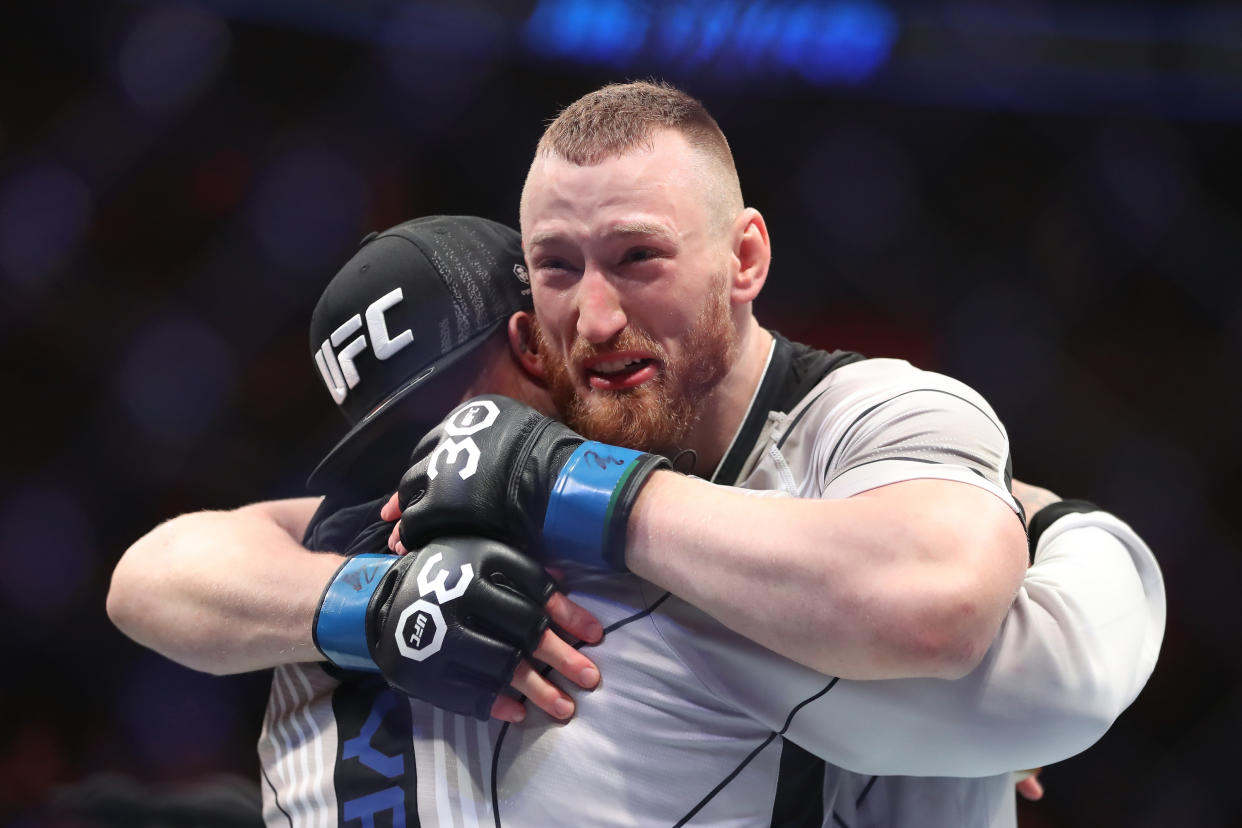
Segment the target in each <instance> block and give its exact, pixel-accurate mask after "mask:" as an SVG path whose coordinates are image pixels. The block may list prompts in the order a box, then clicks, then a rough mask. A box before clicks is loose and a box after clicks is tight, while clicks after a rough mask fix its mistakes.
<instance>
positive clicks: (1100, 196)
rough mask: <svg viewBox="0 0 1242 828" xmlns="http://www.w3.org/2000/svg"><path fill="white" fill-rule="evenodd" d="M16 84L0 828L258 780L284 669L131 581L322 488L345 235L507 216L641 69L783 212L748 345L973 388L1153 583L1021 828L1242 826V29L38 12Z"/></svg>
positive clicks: (498, 7) (308, 11) (9, 94)
mask: <svg viewBox="0 0 1242 828" xmlns="http://www.w3.org/2000/svg"><path fill="white" fill-rule="evenodd" d="M0 60H2V61H3V65H4V70H3V72H0V326H2V328H0V330H2V332H3V333H2V337H0V342H2V343H3V344H2V345H0V354H2V359H3V388H4V389H6V390H5V399H6V400H7V402H6V403H5V404H4V406H3V415H0V416H3V417H4V424H5V427H4V434H5V435H6V439H5V441H4V447H3V449H2V450H0V457H2V458H3V475H2V476H0V620H3V621H4V624H3V627H2V629H3V630H4V642H3V647H2V648H0V651H2V652H3V653H4V656H3V662H4V663H3V666H2V667H0V675H2V676H3V678H0V824H7V825H13V826H42V825H81V824H86V823H83V822H82V821H81V820H80V819H78V820H75V818H73V817H70V816H68V815H66V814H65V813H64V812H63V810H61V811H58V809H57V808H55V807H53V806H52V803H54V802H56V801H57V799H56V797H57V795H58V792H60V793H59V795H60V796H61V797H62V801H63V797H64V796H66V794H65V793H64V792H65V790H66V788H65V786H70V789H69V790H72V786H78V787H79V789H80V786H81V785H83V784H84V783H87V782H88V780H98V779H99V778H100V775H101V774H105V775H108V776H106V777H104V778H105V779H108V780H112V782H110V783H109V784H110V785H112V786H113V787H114V789H116V788H117V786H122V781H123V780H124V781H125V784H127V785H130V786H137V787H136V788H133V789H134V790H140V791H149V792H152V793H151V795H153V796H154V795H158V794H160V793H162V792H165V791H167V790H171V789H173V788H175V787H176V786H180V785H185V784H188V783H191V782H193V781H195V780H202V779H204V778H211V777H212V776H213V775H214V774H219V773H232V774H237V775H239V776H241V777H243V778H246V779H248V780H253V779H257V768H258V763H257V759H256V757H255V752H254V742H255V739H256V736H257V733H258V727H259V721H260V717H261V711H262V705H263V701H264V698H265V694H266V683H267V678H266V676H264V675H251V676H242V677H213V676H208V675H203V674H198V673H194V672H191V671H189V670H186V669H183V668H181V667H178V666H177V665H175V664H173V663H171V662H169V661H167V660H165V659H163V658H161V657H160V656H158V655H155V654H153V653H151V652H147V651H144V650H143V649H141V648H139V647H138V646H136V645H134V644H132V643H131V642H129V641H128V640H127V639H125V638H124V637H123V636H121V635H120V634H119V633H118V632H117V631H116V630H115V629H114V628H113V627H112V626H111V624H110V623H109V621H108V619H107V617H106V615H105V614H104V596H105V594H106V591H107V586H108V579H109V575H110V572H111V569H112V567H113V566H114V564H115V563H116V561H117V559H118V558H119V557H120V555H121V553H122V552H123V551H124V549H125V548H126V546H127V545H128V544H129V543H130V542H132V541H133V540H134V539H136V538H137V537H138V536H139V535H141V534H142V533H143V532H144V531H146V530H147V529H149V528H151V527H152V526H154V525H155V524H156V523H158V522H159V521H162V520H164V519H166V518H168V517H171V516H173V515H175V514H177V513H180V512H183V511H187V510H193V509H203V508H225V507H230V506H235V505H240V504H242V503H245V502H249V501H253V500H257V499H264V498H271V497H278V496H295V495H299V494H303V493H304V483H303V481H304V479H305V476H306V473H307V472H308V471H309V469H310V468H311V467H312V466H313V465H314V463H315V462H316V461H317V460H318V459H319V458H320V457H321V455H322V454H323V453H324V452H325V451H326V450H327V449H328V448H329V447H330V446H331V445H332V444H333V443H334V441H335V440H336V439H337V438H338V437H339V436H340V434H341V433H343V430H344V423H343V422H342V421H341V420H340V418H339V415H338V414H337V413H336V412H335V411H334V410H333V408H334V406H333V405H332V403H331V400H330V398H329V397H328V394H327V393H326V392H325V390H324V389H323V387H322V384H321V381H320V380H319V378H318V376H317V374H316V372H315V370H314V368H313V365H312V362H311V359H310V348H309V344H308V341H307V323H308V320H309V315H310V309H311V307H312V306H313V304H314V302H315V300H316V299H317V297H318V294H319V292H320V290H321V288H322V287H323V285H324V284H325V283H326V281H327V280H328V279H329V278H330V277H331V276H332V275H333V274H334V273H335V272H336V270H337V268H338V267H339V266H340V265H341V264H342V263H343V262H344V261H345V260H346V259H347V258H348V256H349V255H350V253H351V252H352V250H353V249H354V247H355V245H356V244H357V242H358V240H359V239H360V238H361V237H362V236H363V235H364V234H365V233H366V232H367V231H370V230H374V229H382V228H385V227H387V226H390V225H392V224H395V223H397V222H400V221H402V220H405V219H407V218H411V217H414V216H418V215H422V214H428V213H473V214H479V215H483V216H488V217H491V218H495V219H498V220H501V221H507V222H510V223H516V220H517V204H518V194H519V192H520V188H521V184H522V180H523V177H524V175H525V172H526V168H527V164H528V163H529V160H530V157H531V153H532V150H533V147H534V144H535V142H536V140H537V138H538V136H539V134H540V132H541V130H542V127H543V125H544V123H545V122H546V121H547V119H548V118H550V117H551V116H553V115H554V114H555V113H556V111H557V110H558V109H559V108H560V107H561V106H564V105H565V104H567V103H569V102H571V101H572V100H574V99H575V98H577V97H578V96H579V95H581V94H582V93H584V92H586V91H589V90H590V89H592V88H595V87H596V86H598V85H601V84H602V83H605V82H607V81H611V80H624V79H630V78H637V77H647V76H657V77H663V78H667V79H669V80H671V81H673V82H675V83H677V84H679V85H681V86H683V87H684V88H686V89H688V90H689V91H691V92H692V93H694V94H696V95H697V96H699V97H701V98H702V99H703V100H704V101H705V102H706V103H707V104H708V107H709V109H711V110H712V112H713V113H714V114H715V115H716V117H717V118H718V120H719V121H720V124H721V126H722V127H723V129H724V131H725V133H726V135H728V137H729V139H730V141H731V143H732V146H733V149H734V153H735V155H736V158H737V162H738V167H739V170H740V174H741V178H742V185H743V191H744V194H745V196H746V200H747V203H748V204H751V205H753V206H755V207H758V208H759V209H760V210H761V211H762V212H763V213H764V214H765V216H766V217H767V220H768V225H769V227H770V229H771V232H772V239H773V245H774V256H775V258H774V264H773V270H772V275H771V278H770V279H769V282H768V286H767V288H766V290H765V292H764V294H763V296H762V297H761V298H760V300H759V302H758V303H757V313H758V316H759V318H760V321H761V322H763V323H765V324H767V325H769V326H770V327H774V328H776V329H777V330H780V331H782V332H783V333H785V334H786V335H788V336H790V337H792V338H794V339H800V340H803V341H806V342H809V343H812V344H815V345H818V346H822V347H825V348H837V347H842V348H850V349H854V350H861V351H863V352H865V353H867V354H869V355H877V356H880V355H884V356H899V357H904V358H907V359H909V360H910V361H912V362H914V363H916V364H918V365H920V366H922V367H925V368H930V369H935V370H939V371H943V372H945V373H948V374H951V375H954V376H956V377H959V378H961V379H963V380H965V381H967V382H968V383H971V384H972V385H974V386H975V387H976V388H978V389H979V390H980V391H981V392H982V393H983V394H984V395H985V396H986V397H988V398H989V399H990V400H991V402H992V403H993V404H994V406H995V407H996V408H997V410H998V411H999V413H1000V414H1001V416H1002V418H1003V419H1004V421H1005V422H1006V424H1007V426H1008V428H1009V431H1010V435H1011V437H1012V440H1013V445H1014V466H1015V473H1016V475H1017V476H1019V477H1021V478H1023V479H1026V480H1029V481H1032V482H1035V483H1039V484H1043V485H1046V486H1049V487H1051V488H1053V489H1054V490H1056V491H1058V492H1060V493H1062V494H1065V495H1067V496H1078V497H1087V498H1090V499H1093V500H1095V501H1096V502H1098V503H1100V504H1103V505H1104V506H1106V507H1107V508H1109V509H1111V510H1113V511H1115V512H1116V513H1118V514H1119V515H1121V516H1123V517H1124V518H1126V519H1128V520H1129V521H1130V522H1131V523H1132V524H1134V525H1135V526H1136V527H1137V528H1138V529H1139V531H1140V532H1141V533H1142V535H1143V536H1144V537H1145V538H1146V539H1147V540H1148V541H1149V542H1150V544H1151V545H1152V547H1153V548H1154V549H1155V551H1156V554H1157V556H1158V557H1159V559H1160V561H1161V564H1162V566H1163V568H1164V572H1165V577H1166V580H1167V584H1168V590H1169V592H1168V595H1169V623H1168V634H1167V636H1166V639H1165V645H1164V650H1163V653H1162V657H1161V661H1160V664H1159V666H1158V667H1157V670H1156V673H1155V675H1154V677H1153V678H1152V680H1151V682H1150V684H1149V685H1148V687H1147V689H1146V691H1145V692H1144V694H1143V695H1142V696H1141V697H1140V698H1139V700H1138V701H1137V703H1136V704H1135V705H1134V706H1133V707H1132V708H1131V709H1130V710H1129V711H1128V712H1127V713H1126V714H1125V715H1124V716H1122V718H1121V719H1120V721H1118V722H1117V724H1116V725H1115V727H1114V728H1113V729H1112V731H1111V732H1110V733H1109V734H1108V735H1107V736H1105V737H1104V739H1103V740H1102V741H1101V742H1100V743H1099V744H1098V745H1097V746H1095V747H1094V748H1092V749H1091V750H1089V751H1087V752H1086V753H1084V754H1083V755H1081V756H1079V757H1076V758H1074V759H1071V760H1069V761H1066V762H1064V763H1063V764H1061V765H1058V766H1055V767H1050V768H1048V769H1047V771H1046V772H1045V775H1044V780H1045V782H1046V784H1047V787H1048V796H1047V798H1046V799H1045V800H1044V801H1043V802H1041V803H1038V804H1035V805H1028V804H1023V805H1022V807H1021V810H1020V817H1021V824H1022V825H1023V826H1027V827H1028V828H1030V827H1031V826H1113V825H1116V826H1167V825H1188V826H1220V825H1242V786H1239V785H1238V784H1237V783H1236V781H1235V777H1236V766H1235V759H1236V756H1237V752H1238V742H1239V738H1240V737H1242V683H1240V682H1239V673H1240V671H1242V667H1240V661H1242V659H1239V654H1242V633H1240V632H1239V630H1240V628H1242V625H1239V624H1238V623H1237V622H1236V621H1235V616H1234V615H1233V612H1234V610H1235V609H1237V608H1238V606H1239V605H1242V560H1240V556H1239V532H1238V529H1237V523H1238V521H1237V515H1238V513H1239V508H1238V501H1237V498H1238V497H1239V494H1240V492H1242V490H1240V489H1239V486H1238V484H1237V476H1236V468H1237V464H1238V461H1239V458H1240V454H1242V453H1240V451H1239V449H1240V446H1239V442H1240V433H1242V429H1239V427H1238V426H1239V411H1240V408H1242V407H1240V406H1239V390H1238V374H1237V371H1236V370H1235V369H1234V367H1233V366H1234V365H1235V364H1236V363H1235V360H1237V359H1238V357H1239V352H1240V350H1242V301H1240V299H1242V297H1240V295H1239V291H1240V287H1239V285H1240V279H1239V264H1240V262H1242V203H1240V200H1239V194H1242V164H1239V161H1238V155H1239V150H1240V147H1242V141H1240V139H1242V9H1239V7H1238V6H1237V5H1236V4H1234V5H1227V4H1223V3H1221V4H1212V3H1151V2H1129V3H1123V2H1120V1H1119V0H1118V2H1114V3H1111V4H1097V3H1092V4H1082V3H1073V2H1060V0H1048V1H1046V2H1039V1H1038V0H1001V1H1000V2H970V0H940V1H939V2H932V3H918V4H915V3H905V2H897V0H839V1H834V0H819V1H818V2H815V1H814V0H785V1H783V2H782V1H780V0H750V1H749V2H744V1H743V0H714V2H707V0H680V2H677V1H675V0H670V2H639V1H638V0H598V2H587V1H586V0H527V1H526V2H502V0H465V1H464V2H453V1H451V0H441V2H433V1H432V0H428V2H396V0H301V2H298V1H296V0H201V2H111V3H81V4H77V5H73V4H61V3H36V2H25V3H12V4H6V9H5V13H4V16H3V19H2V21H0ZM584 824H585V823H584Z"/></svg>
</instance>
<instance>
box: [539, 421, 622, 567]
mask: <svg viewBox="0 0 1242 828" xmlns="http://www.w3.org/2000/svg"><path fill="white" fill-rule="evenodd" d="M642 456H643V454H642V452H639V451H634V450H633V449H627V448H621V447H620V446H610V445H608V444H607V443H597V442H594V441H587V442H585V443H583V444H582V445H580V446H578V448H577V449H575V450H574V453H573V454H571V455H570V456H569V460H568V461H566V463H565V465H564V467H563V468H562V469H561V473H560V474H559V475H558V476H557V478H556V483H555V484H554V485H553V486H552V494H551V496H550V497H549V498H548V511H547V512H546V514H545V515H544V518H543V539H544V543H545V545H546V546H547V549H548V551H549V553H551V555H552V556H553V557H556V558H570V559H572V560H575V561H579V562H581V563H584V564H588V565H590V566H604V565H606V564H605V562H604V557H603V552H604V541H605V539H606V538H607V530H608V522H609V520H610V519H611V518H612V512H611V506H612V500H613V497H614V495H615V494H616V491H617V489H618V488H619V486H620V484H621V483H622V481H624V480H625V478H626V476H627V475H628V474H629V472H630V471H631V469H632V468H633V467H634V465H635V464H636V463H637V462H638V459H639V458H640V457H642Z"/></svg>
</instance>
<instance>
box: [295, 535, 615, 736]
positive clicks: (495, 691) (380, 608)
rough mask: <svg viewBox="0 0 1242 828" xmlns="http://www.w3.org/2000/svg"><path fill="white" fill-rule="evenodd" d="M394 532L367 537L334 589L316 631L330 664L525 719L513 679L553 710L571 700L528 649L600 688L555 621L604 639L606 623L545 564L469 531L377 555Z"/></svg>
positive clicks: (411, 691)
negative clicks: (400, 553) (508, 691)
mask: <svg viewBox="0 0 1242 828" xmlns="http://www.w3.org/2000/svg"><path fill="white" fill-rule="evenodd" d="M387 532H388V524H387V523H378V524H375V525H373V526H371V527H368V529H367V530H365V531H364V532H363V533H362V534H361V535H359V537H358V538H357V539H356V540H355V541H354V543H353V544H352V545H351V547H350V549H349V557H348V558H347V560H346V562H345V564H344V565H343V566H342V567H341V568H340V570H338V571H337V573H336V575H335V576H334V577H333V579H332V581H331V583H330V584H329V586H328V588H327V589H326V590H325V592H324V596H323V598H322V600H321V603H320V608H319V611H318V612H317V613H316V617H315V622H314V637H315V644H316V646H317V647H319V649H320V650H321V651H322V652H323V653H324V655H325V656H327V657H328V659H329V660H330V661H332V663H334V664H336V665H337V666H338V667H342V668H345V669H354V670H367V671H372V672H379V673H381V674H382V675H383V676H384V678H385V680H386V681H388V683H389V684H390V685H391V686H393V687H394V688H395V689H397V690H400V691H401V692H403V693H405V694H406V695H409V696H412V697H414V698H418V699H422V700H425V701H428V702H430V703H431V704H433V705H435V706H437V707H442V708H445V709H447V710H452V711H454V712H457V713H464V714H469V715H473V716H476V717H478V718H480V719H483V718H487V716H488V715H489V714H490V715H495V716H496V717H497V718H501V719H504V720H506V721H520V720H521V719H522V718H523V717H524V715H525V709H524V708H523V707H522V705H521V703H520V702H518V701H516V700H515V699H512V698H508V697H505V696H501V695H500V693H501V690H502V689H503V688H504V687H505V686H506V685H512V686H513V687H514V689H516V690H518V691H519V692H521V693H524V694H526V695H527V696H528V697H529V698H530V699H531V700H532V701H533V702H534V703H535V704H536V705H537V706H538V707H540V708H541V709H543V710H545V711H546V712H547V713H548V714H549V715H552V716H555V717H556V718H561V719H564V718H568V716H570V715H572V713H573V703H572V701H571V700H570V699H569V698H568V697H567V696H566V695H565V694H564V693H562V692H561V691H560V690H559V689H557V688H556V687H555V686H554V685H552V684H551V683H550V682H548V681H547V680H546V679H544V678H543V677H541V676H539V675H538V673H537V672H536V671H535V670H534V669H533V668H532V666H531V665H530V663H529V662H526V661H524V660H523V656H524V655H529V656H534V657H536V658H539V659H540V660H542V661H545V662H546V663H547V664H549V665H550V666H552V667H553V668H554V669H556V670H557V671H558V672H561V673H562V674H563V675H565V676H566V677H567V678H569V679H570V680H571V681H573V682H575V683H576V684H579V685H580V686H582V687H584V688H587V689H589V688H591V687H594V686H595V684H597V683H598V681H599V672H598V670H597V669H596V668H595V666H594V665H593V664H592V663H591V662H590V660H589V659H587V658H586V657H585V656H583V655H582V654H581V653H580V652H578V651H577V650H576V649H574V648H573V647H572V646H570V645H569V644H567V643H566V642H564V641H562V640H561V639H559V638H558V637H556V636H555V635H554V634H553V633H552V632H551V631H550V630H549V629H548V624H549V620H550V616H552V617H554V618H555V619H556V620H557V621H558V623H561V624H562V626H564V627H565V628H566V629H569V630H571V631H573V633H574V634H579V635H580V637H582V638H584V639H585V640H597V639H598V638H599V636H600V635H601V634H602V631H601V630H600V627H599V623H598V622H597V621H595V619H594V618H592V617H591V616H590V614H589V613H587V612H586V611H585V610H583V609H582V608H581V607H578V606H577V605H575V604H573V603H572V602H570V601H569V600H568V599H567V598H565V596H563V595H561V594H559V593H557V592H556V586H555V583H554V582H553V581H552V579H551V578H550V577H549V576H548V574H547V573H546V572H545V571H544V570H543V569H542V567H540V566H539V565H538V564H536V563H535V562H534V561H532V560H530V559H529V558H527V557H526V556H524V555H522V554H520V553H518V552H517V551H515V550H513V549H512V548H510V547H508V546H506V545H504V544H502V543H498V542H496V541H492V540H487V539H482V538H464V537H462V538H448V539H443V540H440V541H436V542H433V543H430V544H427V545H426V546H424V547H422V548H420V549H417V550H415V551H414V552H413V553H412V554H410V555H407V556H405V557H396V556H393V555H389V554H378V553H376V552H374V551H371V550H375V549H382V548H383V543H384V540H383V539H384V535H385V534H386V533H387ZM359 550H367V551H364V552H359ZM545 602H546V604H547V607H548V612H546V613H545V612H544V609H543V607H544V605H545Z"/></svg>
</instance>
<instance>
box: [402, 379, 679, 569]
mask: <svg viewBox="0 0 1242 828" xmlns="http://www.w3.org/2000/svg"><path fill="white" fill-rule="evenodd" d="M411 464H412V465H411V468H410V470H409V471H408V472H406V474H405V476H404V477H403V478H402V479H401V487H400V489H399V490H398V492H399V495H400V503H401V509H402V514H401V541H402V543H403V544H404V545H405V547H406V548H408V549H413V548H415V547H417V546H419V545H420V544H422V543H424V542H425V541H426V540H427V539H428V538H435V537H444V536H446V535H454V534H473V535H486V536H488V537H494V538H499V539H502V540H504V541H506V542H508V543H511V544H514V545H516V546H521V547H523V548H525V549H527V550H530V551H531V552H542V551H544V550H547V551H548V552H549V553H550V554H551V555H552V556H553V557H559V558H573V559H575V560H578V561H581V562H583V563H586V564H589V565H594V566H602V565H608V566H612V567H613V568H616V569H624V568H625V529H626V524H627V522H628V518H629V514H630V510H631V509H632V508H633V504H634V501H635V499H636V498H637V496H638V492H639V490H640V489H641V488H642V487H643V485H644V484H645V483H646V482H647V479H648V478H649V477H650V475H651V473H652V472H654V471H656V470H657V469H660V468H668V467H669V463H668V461H667V460H666V459H664V458H663V457H659V456H657V455H652V454H644V453H642V452H638V451H633V450H631V449H625V448H619V447H617V446H610V445H606V444H604V443H596V442H592V441H588V440H586V439H585V438H583V437H582V436H580V435H579V434H577V433H575V432H574V431H572V430H570V429H569V428H567V427H566V426H564V425H562V424H561V423H559V422H557V421H556V420H553V419H551V418H549V417H545V416H544V415H542V414H540V413H539V412H537V411H535V410H534V409H533V408H530V407H529V406H526V405H523V404H522V403H519V402H516V401H514V400H511V399H509V398H507V397H502V396H498V395H487V396H482V397H475V398H474V399H472V400H469V401H467V402H466V403H463V404H462V405H461V406H459V407H458V408H457V409H455V410H454V411H453V412H452V413H451V414H449V415H448V417H446V418H445V419H444V421H443V422H441V423H440V425H439V426H438V427H437V428H435V429H433V430H432V431H431V432H430V433H428V434H427V435H426V436H425V437H424V438H423V439H422V440H421V441H420V442H419V444H418V446H417V447H416V448H415V449H414V454H413V456H412V458H411Z"/></svg>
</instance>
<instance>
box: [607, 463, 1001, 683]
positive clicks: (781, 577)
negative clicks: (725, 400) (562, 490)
mask: <svg viewBox="0 0 1242 828" xmlns="http://www.w3.org/2000/svg"><path fill="white" fill-rule="evenodd" d="M944 486H952V487H953V488H952V489H951V490H946V489H944V488H943V487H944ZM881 492H883V495H882V496H872V493H865V494H863V495H859V496H856V497H852V498H848V499H841V500H812V499H799V498H765V497H752V496H748V495H746V494H744V493H742V492H740V491H737V490H730V489H725V488H723V487H718V486H712V485H711V484H708V483H706V482H704V481H701V480H696V479H693V478H688V477H682V476H678V475H674V474H671V473H659V474H656V475H653V476H652V478H651V480H650V482H649V483H648V484H647V486H646V488H645V489H644V490H643V492H642V494H641V496H640V497H639V498H638V501H637V503H636V505H635V509H634V511H633V513H632V514H631V517H630V522H629V541H628V544H627V547H626V563H627V565H628V566H629V568H630V569H631V570H632V571H633V572H634V573H635V574H637V575H639V576H641V577H643V578H645V579H647V580H650V581H651V582H653V583H655V584H657V585H658V586H661V587H662V588H664V589H667V590H669V591H670V592H673V593H674V594H676V595H678V596H679V597H681V598H683V599H685V600H686V601H689V602H690V603H691V604H694V605H695V606H697V607H699V608H700V609H702V610H703V611H705V612H707V613H709V614H710V615H712V616H713V617H715V618H716V619H717V620H718V621H720V622H721V623H723V624H725V625H726V626H728V627H730V628H731V629H733V630H736V631H737V632H739V633H741V634H742V635H745V636H746V637H748V638H751V639H753V640H755V641H757V642H759V643H761V644H763V645H764V646H766V647H768V648H770V649H772V650H774V651H776V652H778V653H780V654H782V655H784V656H786V657H788V658H791V659H793V660H795V661H798V662H800V663H802V664H805V665H807V666H809V667H812V668H813V669H815V670H818V671H820V672H823V673H827V674H830V675H837V676H842V677H848V678H856V679H864V678H865V679H876V678H899V677H915V676H930V677H940V678H955V677H958V676H961V675H964V674H966V673H967V672H969V671H970V670H971V669H972V668H973V667H974V666H975V665H976V664H977V663H978V661H979V659H980V658H982V656H983V654H984V653H985V652H986V651H987V648H988V646H989V645H990V643H991V641H992V639H993V638H994V636H995V634H996V631H997V630H998V629H999V627H1000V624H1001V620H1002V619H1003V618H1004V615H1005V612H1006V610H1007V609H1008V607H1009V605H1010V603H1011V601H1012V599H1013V596H1014V594H1015V593H1016V591H1017V588H1018V585H1019V584H1020V583H1021V579H1022V575H1023V572H1024V570H1025V563H1026V551H1025V550H1026V544H1025V538H1024V535H1023V532H1022V529H1021V525H1020V523H1019V522H1018V521H1017V519H1016V518H1015V517H1014V516H1013V514H1012V513H1011V512H1010V511H1009V510H1008V508H1007V507H1005V506H1004V505H1003V504H1002V503H1000V501H999V500H998V499H997V498H995V497H994V496H993V495H991V494H989V493H988V492H985V491H983V490H980V489H975V488H974V487H971V486H967V485H964V484H952V483H945V482H944V481H908V482H905V483H901V484H897V485H895V486H888V487H883V489H878V490H876V493H881ZM946 492H948V494H949V497H948V498H947V499H946V497H945V493H946Z"/></svg>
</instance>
